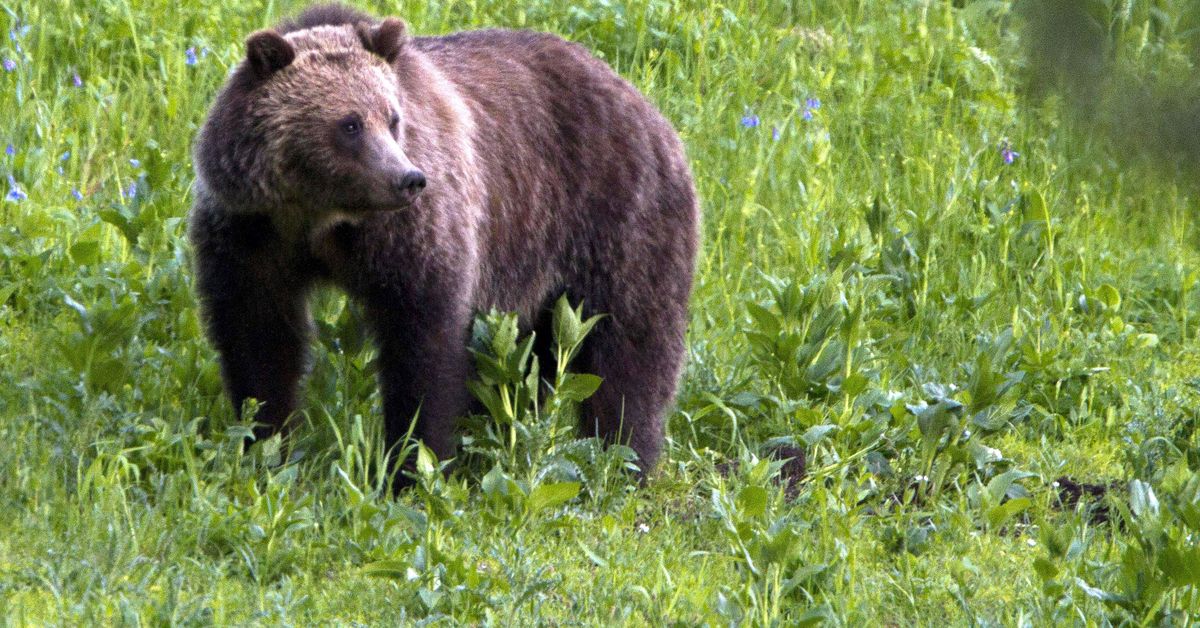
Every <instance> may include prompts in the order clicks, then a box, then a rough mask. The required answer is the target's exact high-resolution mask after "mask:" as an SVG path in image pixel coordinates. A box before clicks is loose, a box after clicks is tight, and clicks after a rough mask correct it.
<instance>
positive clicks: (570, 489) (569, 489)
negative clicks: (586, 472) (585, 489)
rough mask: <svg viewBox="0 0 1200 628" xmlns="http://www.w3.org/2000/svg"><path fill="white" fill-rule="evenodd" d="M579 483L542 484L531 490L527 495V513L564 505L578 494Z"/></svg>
mask: <svg viewBox="0 0 1200 628" xmlns="http://www.w3.org/2000/svg"><path fill="white" fill-rule="evenodd" d="M579 489H580V484H579V482H557V483H553V484H542V485H541V486H539V487H537V488H535V489H533V492H532V493H530V494H529V501H528V504H529V511H530V512H532V513H537V512H541V511H542V510H545V509H547V508H554V507H555V506H560V505H562V504H565V503H567V502H569V501H571V500H572V499H575V496H576V495H578V494H579Z"/></svg>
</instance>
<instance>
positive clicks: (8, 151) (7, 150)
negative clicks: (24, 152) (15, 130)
mask: <svg viewBox="0 0 1200 628" xmlns="http://www.w3.org/2000/svg"><path fill="white" fill-rule="evenodd" d="M4 154H5V155H8V156H9V157H12V156H13V155H16V154H17V147H16V146H13V145H12V144H9V145H8V146H5V147H4Z"/></svg>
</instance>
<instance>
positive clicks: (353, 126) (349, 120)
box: [338, 116, 363, 137]
mask: <svg viewBox="0 0 1200 628" xmlns="http://www.w3.org/2000/svg"><path fill="white" fill-rule="evenodd" d="M338 126H339V127H341V129H342V133H345V134H346V135H349V136H351V137H353V136H355V135H358V134H359V133H362V129H363V124H362V120H361V119H360V118H359V117H358V116H347V117H345V118H343V119H342V121H341V122H339V123H338Z"/></svg>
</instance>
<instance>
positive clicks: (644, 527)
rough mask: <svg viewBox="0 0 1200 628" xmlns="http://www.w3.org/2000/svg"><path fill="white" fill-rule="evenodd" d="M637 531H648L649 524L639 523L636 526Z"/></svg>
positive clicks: (642, 532) (640, 532)
mask: <svg viewBox="0 0 1200 628" xmlns="http://www.w3.org/2000/svg"><path fill="white" fill-rule="evenodd" d="M637 531H638V533H639V534H645V533H647V532H649V531H650V526H648V525H646V524H644V523H639V524H638V526H637Z"/></svg>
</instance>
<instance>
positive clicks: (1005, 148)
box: [1000, 142, 1021, 164]
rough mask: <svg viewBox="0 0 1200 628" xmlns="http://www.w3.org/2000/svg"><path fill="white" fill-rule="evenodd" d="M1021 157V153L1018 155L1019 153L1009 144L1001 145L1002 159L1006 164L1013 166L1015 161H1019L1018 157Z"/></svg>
mask: <svg viewBox="0 0 1200 628" xmlns="http://www.w3.org/2000/svg"><path fill="white" fill-rule="evenodd" d="M1020 156H1021V153H1018V152H1017V151H1015V150H1013V149H1012V148H1011V147H1010V146H1009V145H1008V142H1005V143H1003V144H1001V146H1000V157H1001V158H1003V159H1004V163H1006V164H1012V163H1013V162H1014V161H1016V160H1017V157H1020Z"/></svg>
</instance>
